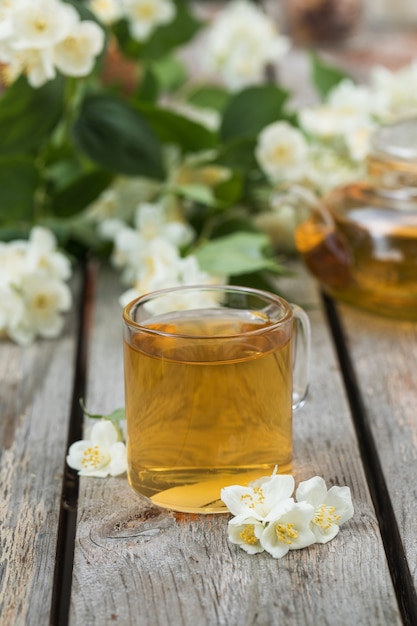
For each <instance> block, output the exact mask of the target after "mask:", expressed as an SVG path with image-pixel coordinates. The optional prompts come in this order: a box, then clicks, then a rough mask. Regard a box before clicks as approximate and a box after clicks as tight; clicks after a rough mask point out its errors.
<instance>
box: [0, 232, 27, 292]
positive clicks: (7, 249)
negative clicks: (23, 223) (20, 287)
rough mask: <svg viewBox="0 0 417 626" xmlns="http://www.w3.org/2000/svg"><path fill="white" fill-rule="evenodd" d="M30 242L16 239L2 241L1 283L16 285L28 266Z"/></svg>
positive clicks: (0, 244) (0, 243) (0, 250)
mask: <svg viewBox="0 0 417 626" xmlns="http://www.w3.org/2000/svg"><path fill="white" fill-rule="evenodd" d="M27 250H28V242H27V241H24V240H20V239H15V240H14V241H11V242H9V243H3V242H0V285H1V284H3V285H16V284H18V283H19V281H20V278H21V276H22V274H23V272H24V271H25V268H26V255H27Z"/></svg>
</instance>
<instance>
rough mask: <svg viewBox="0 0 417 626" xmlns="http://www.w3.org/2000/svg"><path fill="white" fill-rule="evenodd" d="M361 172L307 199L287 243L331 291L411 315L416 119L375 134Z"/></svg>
mask: <svg viewBox="0 0 417 626" xmlns="http://www.w3.org/2000/svg"><path fill="white" fill-rule="evenodd" d="M368 174H369V176H368V179H367V180H365V181H359V182H357V183H353V184H350V185H346V186H343V187H339V188H336V189H335V190H333V191H331V192H330V193H328V194H327V195H326V196H325V197H324V198H323V199H322V200H321V201H317V202H315V206H314V207H313V210H312V213H311V215H310V217H309V219H307V220H306V221H304V222H303V223H301V224H300V225H299V226H298V228H297V230H296V233H295V243H296V246H297V249H298V251H299V252H300V254H301V256H302V257H303V259H304V261H305V263H306V265H307V267H308V268H309V269H310V271H311V272H312V273H313V275H314V276H315V277H316V278H317V279H318V280H319V281H320V283H321V285H322V286H323V289H324V291H326V292H327V293H329V294H330V295H331V296H333V297H335V298H336V299H339V300H341V301H343V302H346V303H348V304H350V305H353V306H355V307H358V308H361V309H365V310H367V311H370V312H373V313H376V314H379V315H384V316H387V317H392V318H397V319H405V320H415V321H417V119H408V120H402V121H400V122H397V123H394V124H391V125H387V126H384V127H382V128H380V129H379V130H378V131H377V132H376V133H375V135H374V136H373V138H372V141H371V152H370V156H369V158H368Z"/></svg>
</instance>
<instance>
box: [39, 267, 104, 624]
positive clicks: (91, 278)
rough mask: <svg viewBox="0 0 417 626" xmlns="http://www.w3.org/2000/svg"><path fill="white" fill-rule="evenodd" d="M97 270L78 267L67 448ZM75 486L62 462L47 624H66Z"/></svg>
mask: <svg viewBox="0 0 417 626" xmlns="http://www.w3.org/2000/svg"><path fill="white" fill-rule="evenodd" d="M97 271H98V267H97V264H96V263H93V262H88V261H86V262H84V263H83V264H82V265H81V267H80V273H81V297H80V308H79V312H78V339H77V349H76V354H75V375H74V384H73V390H72V400H71V413H70V419H69V428H68V437H67V449H68V448H69V446H70V445H71V444H72V443H74V441H78V440H79V439H81V438H82V428H83V420H84V413H83V410H82V408H81V405H80V398H84V397H85V394H86V377H87V360H88V345H89V338H90V332H91V323H92V313H93V301H94V292H95V286H96V279H97ZM78 487H79V479H78V476H77V474H76V473H75V471H74V470H71V469H69V468H68V466H67V465H66V463H65V468H64V474H63V484H62V494H61V505H60V515H59V523H58V538H57V549H56V557H55V571H54V583H53V592H52V603H51V621H50V624H51V626H67V624H68V621H69V607H70V599H71V583H72V568H73V559H74V544H75V533H76V524H77V504H78Z"/></svg>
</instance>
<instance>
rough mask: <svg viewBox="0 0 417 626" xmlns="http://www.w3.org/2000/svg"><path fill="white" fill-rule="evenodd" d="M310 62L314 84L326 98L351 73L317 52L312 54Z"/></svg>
mask: <svg viewBox="0 0 417 626" xmlns="http://www.w3.org/2000/svg"><path fill="white" fill-rule="evenodd" d="M310 64H311V73H312V80H313V84H314V85H315V87H316V89H317V91H318V92H319V95H320V96H321V97H322V98H325V97H326V96H327V94H328V93H329V91H331V90H332V89H333V88H334V87H336V85H338V84H339V83H340V82H341V81H342V80H344V79H346V78H350V77H349V75H348V74H347V73H346V72H344V71H343V70H341V69H340V68H338V67H334V66H333V65H330V64H328V63H325V62H324V61H322V60H321V59H320V57H319V56H318V55H317V54H315V53H311V54H310Z"/></svg>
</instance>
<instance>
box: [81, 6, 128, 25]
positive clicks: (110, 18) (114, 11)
mask: <svg viewBox="0 0 417 626" xmlns="http://www.w3.org/2000/svg"><path fill="white" fill-rule="evenodd" d="M88 5H89V9H90V10H91V11H92V12H93V13H94V14H95V15H96V16H97V17H98V19H99V20H100V21H101V22H102V23H103V24H106V25H111V24H114V23H115V22H117V21H118V20H119V19H121V18H122V17H123V8H122V0H90V2H89V3H88Z"/></svg>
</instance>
